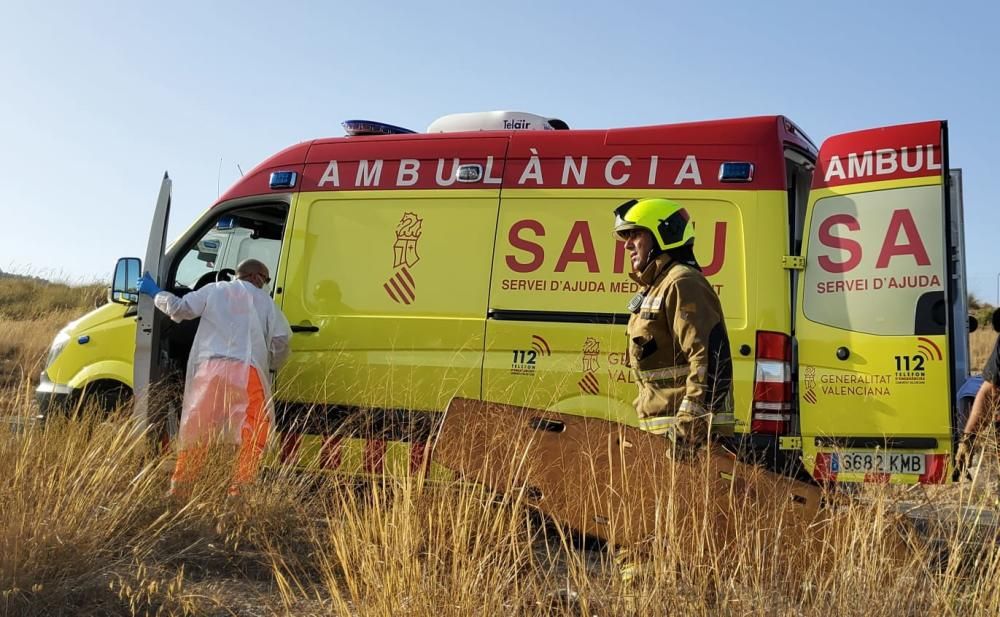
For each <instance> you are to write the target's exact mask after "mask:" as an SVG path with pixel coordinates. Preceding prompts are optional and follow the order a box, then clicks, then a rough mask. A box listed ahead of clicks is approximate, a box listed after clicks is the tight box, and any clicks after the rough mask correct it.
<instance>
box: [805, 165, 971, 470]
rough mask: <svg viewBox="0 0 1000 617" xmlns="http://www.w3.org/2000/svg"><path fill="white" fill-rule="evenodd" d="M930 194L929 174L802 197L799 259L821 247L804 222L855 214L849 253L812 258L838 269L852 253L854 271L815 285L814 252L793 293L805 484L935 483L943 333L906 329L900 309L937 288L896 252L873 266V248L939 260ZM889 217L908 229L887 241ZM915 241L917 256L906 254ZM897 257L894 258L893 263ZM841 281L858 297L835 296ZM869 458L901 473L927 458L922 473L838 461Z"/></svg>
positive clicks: (944, 431)
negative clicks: (849, 467) (805, 201)
mask: <svg viewBox="0 0 1000 617" xmlns="http://www.w3.org/2000/svg"><path fill="white" fill-rule="evenodd" d="M941 194H942V179H941V177H940V176H930V177H920V178H909V179H904V180H891V181H881V182H867V183H860V184H852V185H847V186H839V187H834V188H829V189H822V190H814V191H813V192H812V194H811V195H810V200H809V212H810V216H809V218H808V220H807V222H806V228H807V230H811V232H810V233H809V234H808V240H807V245H806V251H807V253H808V252H809V251H815V250H817V249H820V250H822V249H823V248H825V247H822V248H821V246H820V242H819V236H818V233H822V231H819V232H817V230H818V229H822V228H823V223H822V221H820V222H819V223H816V222H817V220H818V219H821V218H823V217H826V219H825V220H830V219H829V217H833V216H842V215H843V214H845V213H846V214H849V215H850V216H852V217H855V219H856V221H858V223H857V225H856V228H851V229H850V231H851V232H853V234H852V235H851V236H850V238H851V241H854V242H858V243H859V244H858V247H857V248H855V247H853V246H851V247H849V248H848V249H844V251H846V254H847V255H848V256H847V257H843V253H844V251H841V253H836V252H832V251H831V252H824V253H823V255H822V256H821V257H820V258H824V257H826V258H829V259H832V260H833V263H834V264H835V265H837V266H841V264H842V263H846V262H847V261H848V260H851V259H853V258H854V256H855V255H856V256H857V260H856V261H857V263H854V261H851V262H850V263H849V264H848V265H850V266H851V269H850V270H848V273H849V274H845V275H844V276H841V275H840V274H841V273H838V275H837V276H836V277H834V278H829V279H824V277H822V276H820V275H822V274H824V273H823V272H822V271H821V270H820V269H819V268H816V267H815V265H816V259H817V258H816V256H815V255H810V256H809V258H808V262H809V265H807V267H806V276H805V278H804V284H803V285H801V286H800V289H799V294H798V295H799V302H798V306H799V307H801V308H800V309H799V321H798V325H797V338H798V340H799V383H800V394H801V396H800V403H801V426H802V449H803V463H804V465H805V468H806V469H807V471H809V472H810V473H811V474H813V475H814V476H817V477H820V478H821V479H822V478H823V477H824V476H831V475H835V477H836V480H837V481H839V482H862V481H879V482H890V483H898V484H914V483H917V482H920V481H921V475H927V474H935V477H936V478H938V479H936V480H934V481H941V479H943V478H944V477H945V474H944V470H945V467H946V466H947V465H948V462H947V461H948V460H950V453H951V438H952V436H951V431H952V428H951V419H950V409H951V402H950V401H949V397H948V392H949V370H950V366H949V362H948V358H949V349H948V340H947V336H946V335H945V334H943V333H942V334H917V333H914V332H913V328H914V325H913V321H912V320H913V317H912V314H911V313H906V312H904V310H907V309H908V310H911V311H912V308H913V306H914V305H916V303H917V301H918V300H917V299H918V297H919V295H918V294H921V293H926V292H925V286H924V283H926V289H933V288H936V287H940V286H943V284H945V281H937V282H934V281H933V280H931V279H930V278H928V280H927V281H922V280H918V276H928V277H932V276H934V275H933V274H929V275H915V274H907V273H908V272H913V271H914V266H913V263H912V261H913V260H912V258H911V257H910V255H908V254H904V255H902V256H894V257H892V258H891V259H886V262H885V263H882V264H881V266H876V265H875V264H876V259H875V257H876V255H879V254H880V251H879V248H880V247H882V250H883V251H884V250H885V247H886V246H892V245H893V243H896V244H902V245H903V246H904V248H905V249H906V250H914V251H916V250H923V251H926V254H927V255H928V259H929V262H930V266H938V265H939V264H941V263H942V262H943V261H944V260H945V247H944V239H943V233H941V220H940V216H941V210H940V203H941V199H942V197H941ZM899 212H906V213H909V214H908V215H905V216H907V217H908V218H907V219H906V220H908V221H909V220H912V221H913V223H912V224H908V225H906V226H905V228H902V229H900V230H899V231H898V233H897V231H894V230H895V229H896V228H895V227H893V222H892V221H893V220H899V218H898V213H899ZM892 217H897V218H896V219H893V218H892ZM838 220H847V219H838ZM814 223H816V224H814ZM827 229H829V228H827ZM839 231H840V230H838V232H839ZM845 236H846V234H845ZM827 241H829V238H827ZM917 242H919V243H920V248H919V249H917V248H912V249H911V248H910V247H911V246H912V247H916V244H915V243H917ZM907 243H909V244H907ZM813 247H815V248H813ZM862 247H863V248H862ZM831 255H832V256H833V257H831ZM841 259H843V260H844V261H843V262H841ZM879 259H880V260H881V259H882V258H881V257H880V258H879ZM897 261H899V262H901V263H900V265H899V266H898V267H897V266H895V264H896V262H897ZM880 263H881V262H880ZM879 267H881V268H883V269H882V270H879V269H878V268H879ZM894 267H895V268H897V269H895V270H894ZM843 268H846V266H843V267H842V268H841V269H843ZM917 271H920V270H917ZM928 271H929V269H928ZM817 272H818V274H811V273H817ZM941 278H943V277H941ZM848 282H850V283H851V285H852V286H853V287H854V291H856V292H857V293H858V294H863V296H858V297H856V298H855V299H854V300H852V301H849V302H848V301H845V300H844V299H843V298H842V297H840V296H842V295H843V290H844V289H845V288H846V286H847V285H848ZM910 289H912V291H910ZM845 352H846V353H845ZM838 354H841V355H838ZM842 356H843V357H842ZM866 438H870V439H868V441H869V442H870V444H876V442H878V441H879V440H880V439H888V440H889V442H888V443H886V444H881V445H867V446H866V445H859V444H860V443H864V442H865V441H866ZM907 439H909V440H915V441H912V443H914V444H919V443H920V441H921V440H922V441H923V442H925V443H924V445H922V446H921V447H912V448H906V447H893V446H892V443H891V442H892V441H893V440H896V441H897V442H898V443H904V442H903V441H901V440H907ZM852 442H853V444H852ZM886 446H888V449H887V448H886ZM859 452H862V453H864V454H859ZM872 452H875V453H876V454H875V455H876V456H883V457H884V456H889V455H890V454H891V455H893V456H897V457H898V458H897V460H898V461H900V464H903V465H908V464H909V463H908V462H907V461H908V460H910V459H911V458H912V457H907V456H906V455H912V456H920V457H923V456H927V459H926V462H925V464H924V466H923V468H922V469H923V470H924V473H923V474H921V473H906V472H905V471H899V470H897V471H895V472H893V473H872V472H853V473H852V472H850V471H846V470H845V469H844V461H845V459H846V458H850V457H851V456H865V457H870V456H872ZM831 461H834V462H833V463H831ZM861 462H866V461H861ZM869 464H870V463H869ZM831 465H832V466H833V468H830V466H831ZM818 466H819V467H821V468H819V469H818V468H817V467H818ZM904 469H905V468H904Z"/></svg>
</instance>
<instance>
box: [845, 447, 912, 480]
mask: <svg viewBox="0 0 1000 617" xmlns="http://www.w3.org/2000/svg"><path fill="white" fill-rule="evenodd" d="M926 467H927V464H926V456H925V455H923V454H904V453H900V452H841V453H836V454H834V455H833V457H832V458H831V460H830V468H831V470H832V471H834V472H838V473H911V474H918V475H919V474H922V473H924V470H925V469H926Z"/></svg>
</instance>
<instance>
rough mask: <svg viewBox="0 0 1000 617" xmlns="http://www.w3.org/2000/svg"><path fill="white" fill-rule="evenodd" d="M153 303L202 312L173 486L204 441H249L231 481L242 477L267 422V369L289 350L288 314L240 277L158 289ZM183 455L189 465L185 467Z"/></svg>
mask: <svg viewBox="0 0 1000 617" xmlns="http://www.w3.org/2000/svg"><path fill="white" fill-rule="evenodd" d="M153 303H154V305H155V306H156V308H158V309H160V310H161V311H163V312H164V313H166V314H167V316H169V317H170V318H171V319H172V320H173V321H175V322H180V321H183V320H186V319H194V318H197V317H200V318H201V323H200V324H199V325H198V332H197V333H196V334H195V337H194V344H193V345H192V347H191V356H190V358H189V360H188V366H187V377H186V381H185V385H184V403H183V407H182V409H181V425H180V432H179V435H178V461H177V468H176V469H175V473H174V480H173V482H172V487H174V486H175V485H176V483H177V482H178V481H180V482H187V481H188V480H190V479H193V478H192V476H194V475H196V473H197V472H198V471H199V469H200V467H201V465H202V464H203V462H204V460H203V458H204V448H205V446H207V445H208V443H209V442H215V443H228V444H234V445H237V446H241V445H242V444H243V442H244V441H252V442H254V444H253V448H252V450H253V451H249V450H248V451H247V452H246V453H245V452H243V451H242V450H246V448H242V449H241V452H240V459H241V460H240V461H239V463H238V469H237V471H236V478H235V482H234V486H235V485H236V484H238V483H242V482H246V481H249V480H250V479H252V476H253V475H255V473H256V468H257V466H258V465H259V462H260V457H261V454H262V452H263V447H264V444H265V443H266V438H267V432H268V430H269V429H270V427H273V426H274V403H273V401H272V400H271V384H270V372H271V371H272V370H276V369H277V368H278V367H279V366H281V364H282V363H283V362H284V361H285V359H286V358H287V357H288V354H289V339H290V338H291V329H290V328H289V326H288V320H287V319H285V316H284V315H283V314H282V313H281V311H280V310H279V309H278V307H277V305H275V303H274V300H272V299H271V297H270V295H268V293H267V292H266V291H264V290H263V289H259V288H257V287H256V286H255V285H253V284H252V283H250V282H248V281H241V280H234V281H227V282H220V283H213V284H210V285H206V286H205V287H202V288H201V289H199V290H196V291H192V292H191V293H189V294H187V295H185V296H183V297H180V298H179V297H177V296H175V295H174V294H172V293H170V292H168V291H161V292H160V293H158V294H156V296H155V297H154V298H153ZM248 429H249V430H248ZM245 445H247V446H250V445H251V444H245ZM192 450H198V451H199V453H198V455H197V456H192V454H191V453H190V451H192ZM192 458H196V459H198V460H190V459H192ZM185 459H188V460H187V461H185ZM244 459H246V460H244ZM185 462H186V463H187V466H188V467H189V468H191V469H184V466H185ZM247 466H249V467H247ZM192 472H193V473H192Z"/></svg>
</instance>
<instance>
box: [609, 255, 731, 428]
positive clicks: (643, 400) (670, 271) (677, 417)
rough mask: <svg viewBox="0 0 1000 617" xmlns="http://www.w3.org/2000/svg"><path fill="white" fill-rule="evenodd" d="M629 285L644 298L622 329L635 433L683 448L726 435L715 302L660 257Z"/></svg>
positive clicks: (721, 329) (688, 270)
mask: <svg viewBox="0 0 1000 617" xmlns="http://www.w3.org/2000/svg"><path fill="white" fill-rule="evenodd" d="M631 276H632V278H633V279H634V280H635V281H636V282H638V283H639V284H640V285H642V286H643V289H642V292H640V293H643V292H644V294H645V297H643V299H642V304H641V306H640V307H639V308H638V310H637V311H635V312H634V313H633V314H632V316H631V318H630V319H629V323H628V362H629V365H630V366H631V367H632V369H633V370H634V371H635V376H636V383H637V384H638V386H639V396H638V397H636V399H635V403H634V404H635V408H636V411H637V412H638V414H639V421H640V427H641V428H643V429H645V430H648V431H651V432H654V433H658V434H671V435H673V436H676V437H678V438H683V440H684V441H686V442H687V443H689V444H695V443H699V442H701V441H703V440H704V438H705V436H706V433H707V431H708V428H709V425H711V426H712V427H713V432H714V433H723V434H731V432H732V427H733V415H732V375H733V365H732V356H731V354H730V350H729V336H728V335H727V333H726V324H725V322H724V321H723V316H722V305H721V303H720V302H719V296H718V294H716V293H715V290H714V289H712V287H711V285H709V283H708V281H707V280H706V279H705V276H704V275H703V274H702V273H701V271H699V270H698V268H696V267H693V266H690V265H688V264H685V263H681V262H678V261H674V260H673V259H672V258H671V257H670V256H669V255H667V254H660V255H659V256H657V257H656V258H655V259H654V260H653V261H651V262H650V263H649V264H648V265H647V266H646V268H645V269H644V270H643V271H642V272H641V273H639V274H635V273H633V274H632V275H631Z"/></svg>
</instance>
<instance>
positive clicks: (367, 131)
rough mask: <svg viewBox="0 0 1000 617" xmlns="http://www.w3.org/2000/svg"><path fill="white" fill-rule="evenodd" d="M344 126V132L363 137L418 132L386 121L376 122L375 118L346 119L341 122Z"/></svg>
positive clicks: (351, 135)
mask: <svg viewBox="0 0 1000 617" xmlns="http://www.w3.org/2000/svg"><path fill="white" fill-rule="evenodd" d="M340 125H341V126H342V127H344V132H345V133H347V135H348V136H350V137H361V136H363V135H409V134H411V133H416V131H411V130H410V129H404V128H403V127H401V126H395V125H393V124H386V123H385V122H375V121H374V120H344V121H343V122H341V123H340Z"/></svg>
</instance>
